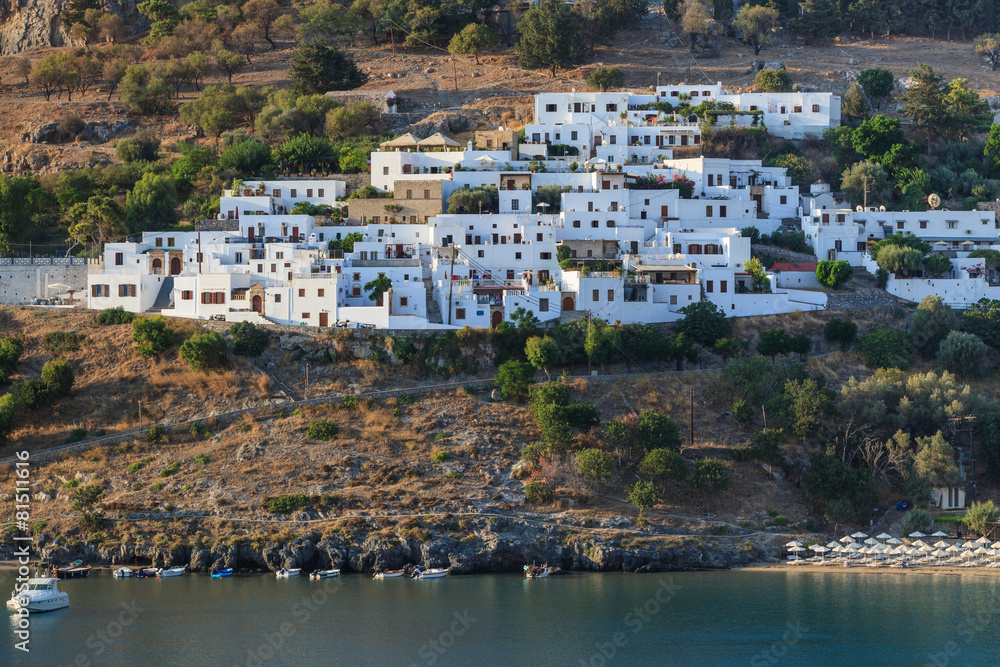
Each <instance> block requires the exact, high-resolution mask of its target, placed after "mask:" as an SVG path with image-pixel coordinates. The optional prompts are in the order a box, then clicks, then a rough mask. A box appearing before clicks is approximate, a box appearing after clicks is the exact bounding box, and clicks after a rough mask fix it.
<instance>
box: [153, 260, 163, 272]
mask: <svg viewBox="0 0 1000 667" xmlns="http://www.w3.org/2000/svg"><path fill="white" fill-rule="evenodd" d="M153 273H154V274H160V273H163V260H162V259H160V258H159V257H157V258H156V259H154V260H153Z"/></svg>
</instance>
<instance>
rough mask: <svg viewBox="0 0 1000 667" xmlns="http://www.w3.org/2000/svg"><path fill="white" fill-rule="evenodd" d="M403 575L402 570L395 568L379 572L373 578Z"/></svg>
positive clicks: (393, 577) (394, 577)
mask: <svg viewBox="0 0 1000 667" xmlns="http://www.w3.org/2000/svg"><path fill="white" fill-rule="evenodd" d="M402 576H403V571H402V570H395V571H393V572H379V573H378V574H376V575H375V576H374V577H372V578H373V579H398V578H400V577H402Z"/></svg>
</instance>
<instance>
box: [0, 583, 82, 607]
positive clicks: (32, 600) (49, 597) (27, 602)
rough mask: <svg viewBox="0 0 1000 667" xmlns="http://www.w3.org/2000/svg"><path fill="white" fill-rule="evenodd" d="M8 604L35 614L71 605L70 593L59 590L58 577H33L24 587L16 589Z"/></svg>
mask: <svg viewBox="0 0 1000 667" xmlns="http://www.w3.org/2000/svg"><path fill="white" fill-rule="evenodd" d="M7 606H8V607H9V608H10V609H13V610H14V611H17V612H20V611H21V610H23V609H26V610H28V612H30V613H33V614H34V613H38V612H41V611H55V610H56V609H63V608H65V607H68V606H69V595H68V594H66V593H65V592H63V591H61V590H59V579H58V578H56V577H33V578H31V579H28V581H27V583H25V585H24V588H23V589H21V590H17V589H15V591H14V594H13V595H11V596H10V599H9V600H7Z"/></svg>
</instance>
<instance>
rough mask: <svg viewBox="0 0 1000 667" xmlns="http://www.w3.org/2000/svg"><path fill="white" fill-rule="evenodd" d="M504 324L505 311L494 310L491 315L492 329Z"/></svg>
mask: <svg viewBox="0 0 1000 667" xmlns="http://www.w3.org/2000/svg"><path fill="white" fill-rule="evenodd" d="M501 322H503V311H500V310H494V311H493V312H492V313H490V327H492V328H496V327H498V326H500V323H501Z"/></svg>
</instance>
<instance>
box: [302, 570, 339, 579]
mask: <svg viewBox="0 0 1000 667" xmlns="http://www.w3.org/2000/svg"><path fill="white" fill-rule="evenodd" d="M339 576H340V570H316V571H315V572H313V573H312V574H310V575H309V578H310V579H311V580H313V581H319V580H320V579H332V578H333V577H339Z"/></svg>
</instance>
